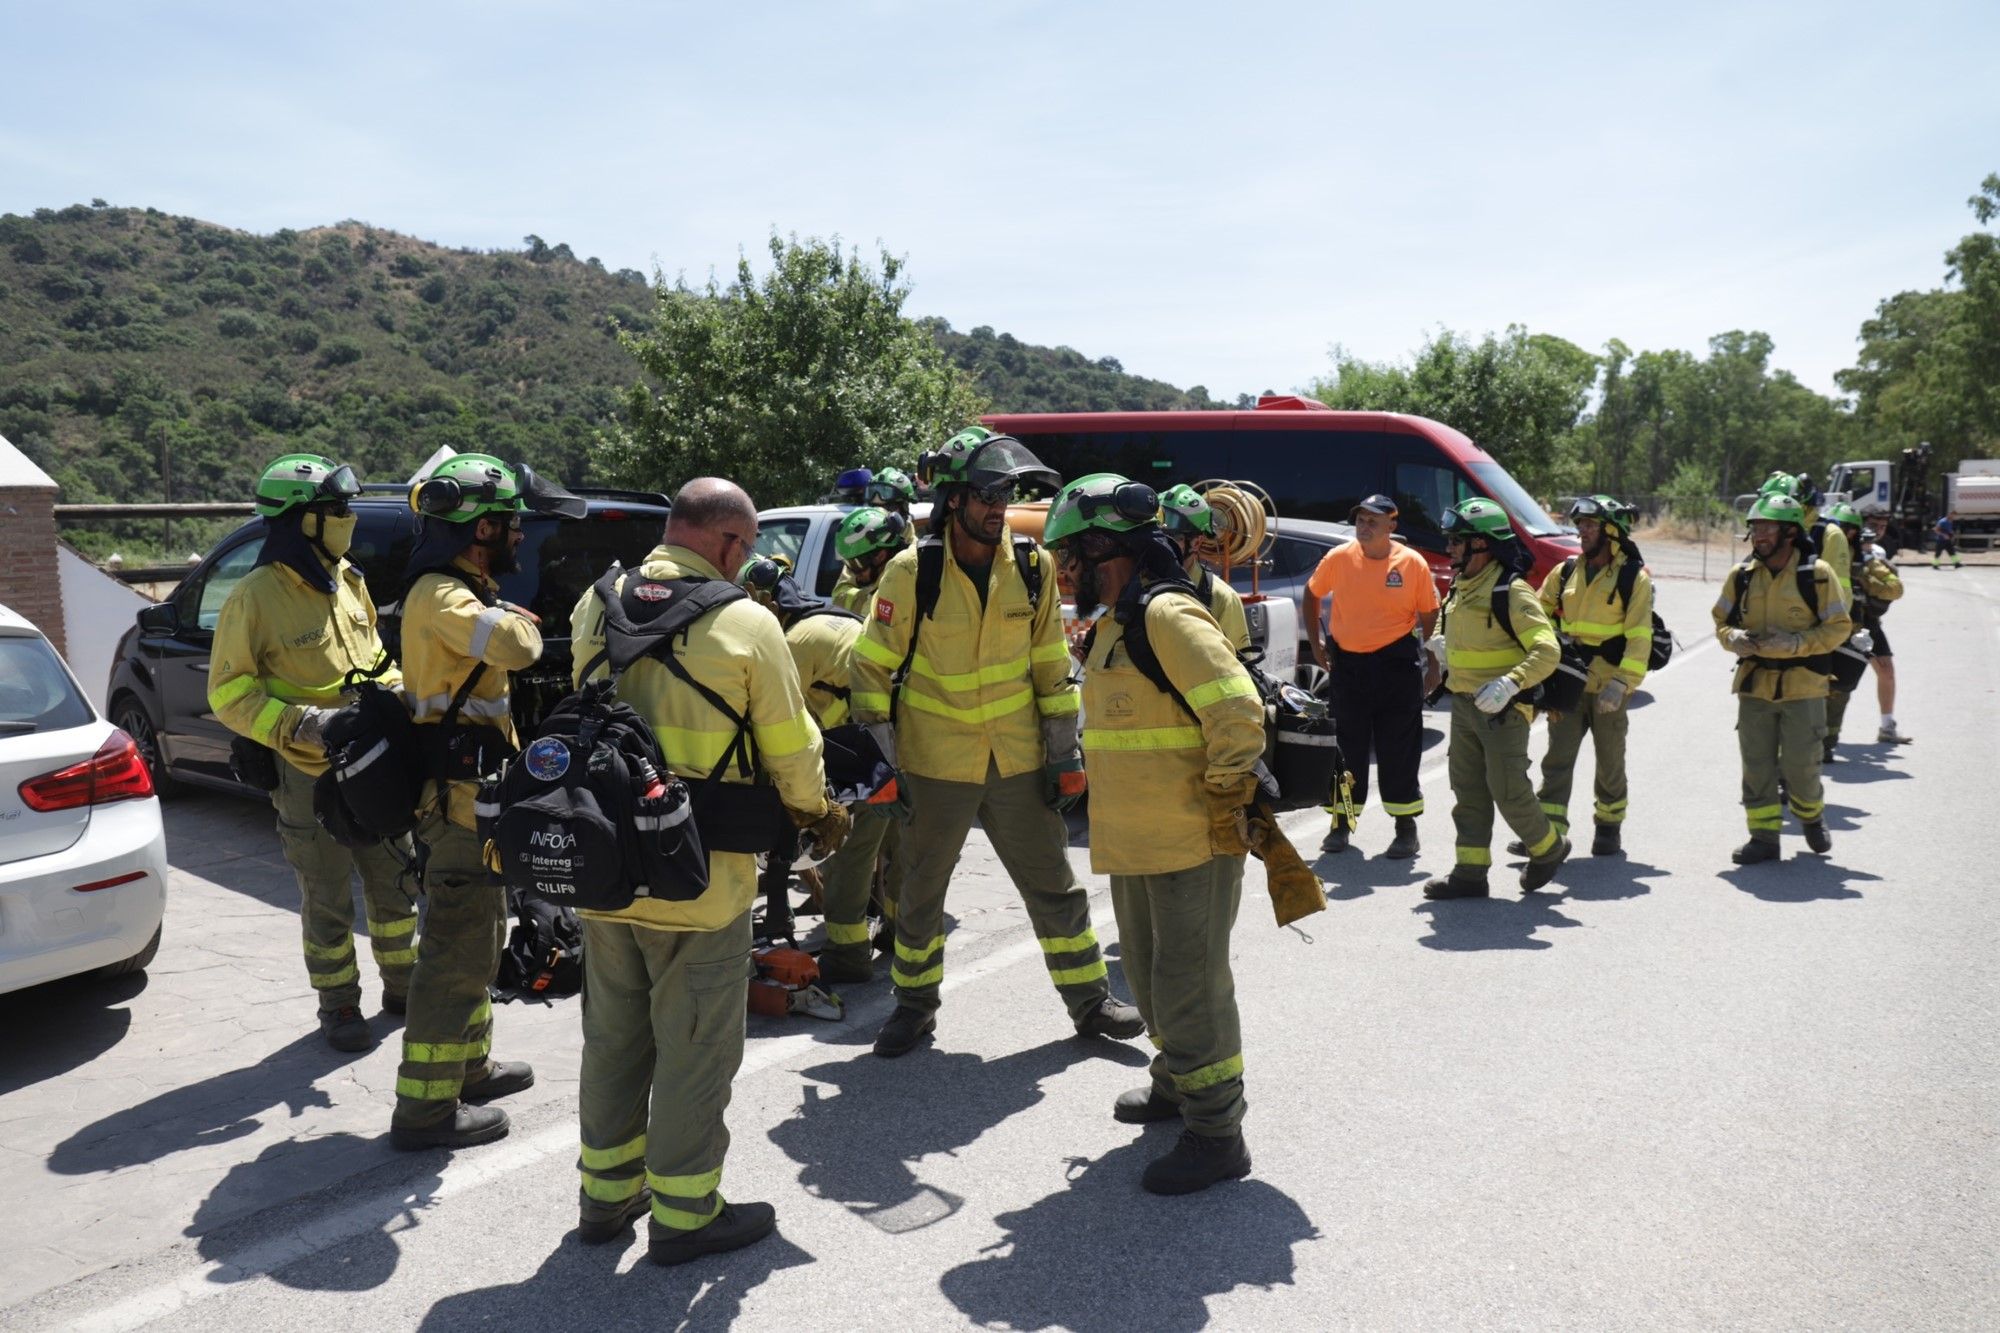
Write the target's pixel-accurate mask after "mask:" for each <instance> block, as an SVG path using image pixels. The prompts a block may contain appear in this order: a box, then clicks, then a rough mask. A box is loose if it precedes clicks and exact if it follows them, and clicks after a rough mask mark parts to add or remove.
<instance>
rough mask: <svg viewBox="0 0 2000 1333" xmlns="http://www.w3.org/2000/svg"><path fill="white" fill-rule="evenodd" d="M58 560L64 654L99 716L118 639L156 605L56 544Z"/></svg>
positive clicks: (102, 707) (69, 550) (103, 703)
mask: <svg viewBox="0 0 2000 1333" xmlns="http://www.w3.org/2000/svg"><path fill="white" fill-rule="evenodd" d="M56 557H57V567H58V569H59V570H60V571H61V574H62V600H63V633H64V634H65V636H66V637H67V639H68V642H69V650H68V652H66V653H65V654H64V656H65V657H67V658H68V659H69V668H70V670H72V671H74V672H75V673H76V678H77V680H79V681H80V682H82V684H83V688H84V691H85V692H86V693H88V694H89V695H90V699H91V702H92V703H94V704H96V705H97V711H98V712H100V713H101V712H103V711H104V707H105V699H104V689H105V686H107V685H109V684H110V683H111V662H112V655H113V654H114V653H115V652H116V651H117V649H118V640H119V639H120V638H121V637H123V635H124V633H125V631H126V630H128V629H130V628H131V627H132V617H134V616H136V615H137V614H138V613H139V610H140V608H141V607H147V606H151V605H152V602H151V601H150V600H149V599H147V598H145V597H142V596H140V595H139V594H138V593H136V592H134V591H132V590H131V589H130V588H128V587H126V586H125V585H124V584H122V583H120V582H119V581H118V580H117V579H114V578H112V577H111V576H110V575H109V574H106V573H105V572H104V571H103V570H101V569H99V568H98V567H97V566H96V565H93V564H91V563H90V561H88V560H86V559H84V558H83V557H82V556H80V555H78V554H77V553H76V552H75V551H72V550H71V549H70V548H69V547H67V546H58V547H57V548H56Z"/></svg>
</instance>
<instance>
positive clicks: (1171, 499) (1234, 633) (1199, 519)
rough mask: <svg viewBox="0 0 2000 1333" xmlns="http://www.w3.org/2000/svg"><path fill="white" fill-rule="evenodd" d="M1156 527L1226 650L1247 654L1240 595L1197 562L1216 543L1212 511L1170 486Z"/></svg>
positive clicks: (1195, 495) (1194, 495)
mask: <svg viewBox="0 0 2000 1333" xmlns="http://www.w3.org/2000/svg"><path fill="white" fill-rule="evenodd" d="M1105 475H1110V474H1108V473H1107V474H1105ZM1160 526H1161V528H1163V529H1164V530H1165V531H1166V534H1167V536H1168V537H1170V538H1171V539H1172V540H1173V543H1174V547H1175V549H1176V550H1178V551H1179V552H1180V554H1181V568H1182V569H1183V570H1185V571H1186V572H1187V576H1188V578H1189V579H1190V580H1192V581H1193V583H1194V586H1195V591H1196V592H1198V593H1200V594H1201V595H1202V596H1203V597H1205V598H1206V599H1207V601H1208V611H1209V614H1210V615H1211V616H1213V617H1214V618H1215V623H1216V624H1217V625H1219V626H1220V627H1221V628H1222V633H1223V636H1224V637H1225V638H1227V639H1228V640H1229V646H1230V647H1231V648H1233V649H1235V650H1236V652H1237V653H1238V654H1242V653H1247V652H1249V651H1250V619H1249V617H1248V616H1247V615H1245V614H1244V611H1243V596H1242V594H1241V593H1239V592H1237V591H1236V589H1234V588H1232V587H1230V586H1229V580H1228V579H1225V578H1222V577H1221V576H1220V575H1218V574H1216V572H1215V571H1214V570H1212V569H1210V568H1209V567H1208V566H1207V565H1206V564H1205V563H1203V561H1202V558H1201V548H1202V546H1203V544H1204V543H1213V542H1214V541H1215V540H1216V533H1215V510H1214V508H1213V507H1212V506H1210V504H1209V503H1208V501H1207V500H1205V499H1203V498H1202V496H1201V493H1200V492H1199V491H1197V490H1195V488H1194V487H1192V486H1189V485H1187V484H1186V483H1182V484H1181V485H1179V486H1172V487H1169V488H1168V489H1167V490H1166V491H1164V492H1162V493H1161V495H1160Z"/></svg>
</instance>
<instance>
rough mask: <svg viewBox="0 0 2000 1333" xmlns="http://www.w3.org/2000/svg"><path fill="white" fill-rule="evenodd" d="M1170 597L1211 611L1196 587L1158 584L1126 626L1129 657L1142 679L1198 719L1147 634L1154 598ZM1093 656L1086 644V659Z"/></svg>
mask: <svg viewBox="0 0 2000 1333" xmlns="http://www.w3.org/2000/svg"><path fill="white" fill-rule="evenodd" d="M1169 593H1171V594H1175V595H1178V596H1182V597H1192V598H1194V599H1195V601H1197V602H1201V605H1202V608H1203V609H1204V610H1206V609H1207V607H1208V603H1207V602H1205V601H1202V598H1201V594H1200V593H1198V592H1196V591H1195V588H1194V585H1193V584H1192V583H1180V582H1160V583H1155V584H1154V585H1153V586H1151V587H1150V588H1147V589H1146V590H1145V591H1144V592H1142V593H1140V594H1139V602H1138V609H1137V610H1136V611H1135V612H1134V613H1133V615H1132V618H1131V619H1130V620H1128V621H1126V622H1125V655H1126V656H1127V657H1129V658H1131V659H1132V665H1133V666H1135V667H1137V668H1138V669H1139V674H1140V675H1142V676H1144V677H1145V678H1146V679H1147V680H1149V681H1151V682H1152V683H1153V685H1154V687H1155V688H1156V689H1158V690H1159V691H1160V692H1161V693H1162V694H1169V695H1172V696H1173V700H1174V702H1175V703H1177V704H1179V705H1180V706H1181V710H1182V711H1183V712H1185V713H1186V714H1187V715H1188V716H1189V717H1194V716H1196V714H1195V711H1194V709H1193V708H1191V707H1189V706H1188V701H1187V697H1186V696H1185V695H1183V694H1182V693H1181V692H1180V691H1179V690H1177V689H1175V688H1174V683H1173V682H1172V681H1171V680H1168V679H1167V669H1166V668H1165V667H1163V666H1161V665H1160V655H1159V654H1158V653H1156V652H1154V651H1153V640H1152V638H1151V637H1150V636H1149V635H1148V634H1147V633H1146V608H1147V607H1149V606H1151V605H1152V604H1153V599H1154V598H1156V597H1160V596H1163V595H1165V594H1169ZM1096 633H1097V630H1096V627H1095V626H1093V627H1092V628H1091V634H1092V635H1093V636H1094V635H1095V634H1096ZM1089 652H1090V649H1089V646H1088V644H1087V643H1086V646H1085V648H1084V654H1085V656H1088V655H1089Z"/></svg>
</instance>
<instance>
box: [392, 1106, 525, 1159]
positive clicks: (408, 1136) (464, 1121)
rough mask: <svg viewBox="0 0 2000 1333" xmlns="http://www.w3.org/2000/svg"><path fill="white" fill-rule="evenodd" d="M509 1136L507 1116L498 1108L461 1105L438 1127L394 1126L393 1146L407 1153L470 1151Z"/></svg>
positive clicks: (437, 1125)
mask: <svg viewBox="0 0 2000 1333" xmlns="http://www.w3.org/2000/svg"><path fill="white" fill-rule="evenodd" d="M506 1137H507V1113H506V1112H505V1111H503V1110H501V1109H500V1108H499V1107H497V1106H467V1105H465V1104H464V1103H460V1104H459V1107H458V1109H457V1110H456V1111H454V1112H453V1113H452V1117H451V1119H449V1120H445V1121H441V1122H440V1123H438V1124H435V1125H417V1126H410V1125H391V1126H389V1146H390V1147H392V1148H397V1149H400V1150H402V1151H403V1152H418V1151H421V1150H422V1149H425V1148H470V1147H473V1146H474V1145H476V1144H481V1143H491V1142H493V1140H495V1139H504V1138H506Z"/></svg>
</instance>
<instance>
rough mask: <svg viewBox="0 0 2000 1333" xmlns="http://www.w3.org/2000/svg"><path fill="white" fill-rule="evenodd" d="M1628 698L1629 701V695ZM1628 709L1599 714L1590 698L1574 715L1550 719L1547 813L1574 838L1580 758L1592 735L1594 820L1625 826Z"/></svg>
mask: <svg viewBox="0 0 2000 1333" xmlns="http://www.w3.org/2000/svg"><path fill="white" fill-rule="evenodd" d="M1627 698H1630V696H1629V695H1628V696H1627ZM1629 715H1630V710H1629V709H1628V708H1620V709H1619V710H1618V711H1617V712H1615V713H1600V712H1598V711H1597V696H1596V695H1595V694H1586V695H1584V696H1583V698H1582V700H1581V701H1580V702H1579V703H1578V704H1577V706H1576V709H1575V711H1574V712H1569V713H1564V714H1563V715H1562V716H1561V717H1552V718H1550V719H1549V748H1548V750H1547V752H1546V753H1544V754H1543V755H1542V789H1541V792H1540V796H1541V802H1542V813H1543V814H1545V815H1547V816H1548V817H1549V822H1550V823H1551V824H1554V825H1555V826H1556V827H1557V828H1558V829H1560V830H1562V831H1563V833H1565V834H1567V833H1568V832H1569V794H1570V788H1571V787H1572V786H1573V785H1574V784H1575V781H1576V756H1577V754H1578V752H1579V751H1581V750H1582V749H1583V738H1584V737H1585V736H1586V735H1588V736H1589V737H1590V741H1591V749H1592V751H1593V752H1594V753H1595V754H1596V756H1597V777H1596V779H1595V780H1594V781H1593V783H1592V795H1593V796H1595V797H1596V800H1595V802H1594V803H1593V805H1592V806H1591V817H1592V818H1593V819H1594V820H1595V821H1596V822H1597V823H1599V824H1622V823H1624V822H1625V732H1626V722H1627V718H1628V717H1629Z"/></svg>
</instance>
